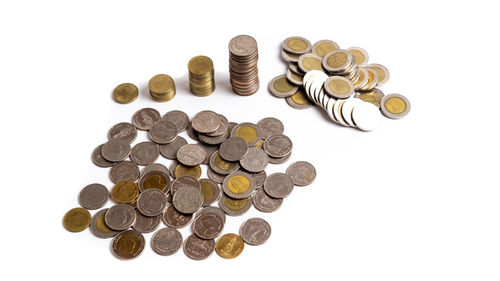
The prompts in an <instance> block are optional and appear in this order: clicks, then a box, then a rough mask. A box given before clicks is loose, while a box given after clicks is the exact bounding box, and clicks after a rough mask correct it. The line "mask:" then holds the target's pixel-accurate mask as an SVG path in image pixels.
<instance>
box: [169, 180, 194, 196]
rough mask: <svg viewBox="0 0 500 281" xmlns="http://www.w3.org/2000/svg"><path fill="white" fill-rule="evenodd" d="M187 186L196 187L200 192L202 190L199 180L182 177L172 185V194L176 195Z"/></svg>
mask: <svg viewBox="0 0 500 281" xmlns="http://www.w3.org/2000/svg"><path fill="white" fill-rule="evenodd" d="M187 186H190V187H195V188H197V189H198V190H201V184H200V182H199V181H198V180H197V179H195V178H193V177H190V176H182V177H178V178H176V179H175V180H174V182H173V183H172V187H171V188H170V193H172V195H175V193H176V192H177V190H179V189H181V188H184V187H187Z"/></svg>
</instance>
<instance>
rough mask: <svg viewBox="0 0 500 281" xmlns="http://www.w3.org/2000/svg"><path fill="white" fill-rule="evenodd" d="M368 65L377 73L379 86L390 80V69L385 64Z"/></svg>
mask: <svg viewBox="0 0 500 281" xmlns="http://www.w3.org/2000/svg"><path fill="white" fill-rule="evenodd" d="M366 67H367V68H369V69H371V70H373V71H375V73H377V78H378V81H377V86H382V85H384V84H385V83H386V82H387V81H388V80H389V77H390V74H389V70H388V69H387V68H386V67H385V66H383V65H381V64H376V63H372V64H369V65H367V66H366Z"/></svg>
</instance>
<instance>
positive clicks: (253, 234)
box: [240, 218, 271, 246]
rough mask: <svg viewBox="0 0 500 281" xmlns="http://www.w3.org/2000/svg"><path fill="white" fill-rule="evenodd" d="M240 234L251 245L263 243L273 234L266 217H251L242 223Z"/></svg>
mask: <svg viewBox="0 0 500 281" xmlns="http://www.w3.org/2000/svg"><path fill="white" fill-rule="evenodd" d="M240 236H241V238H243V241H245V243H247V244H249V245H254V246H257V245H262V244H264V243H265V242H266V241H267V239H269V236H271V226H270V225H269V223H268V222H267V221H265V220H264V219H261V218H251V219H248V220H246V221H245V222H244V223H243V224H242V225H241V227H240Z"/></svg>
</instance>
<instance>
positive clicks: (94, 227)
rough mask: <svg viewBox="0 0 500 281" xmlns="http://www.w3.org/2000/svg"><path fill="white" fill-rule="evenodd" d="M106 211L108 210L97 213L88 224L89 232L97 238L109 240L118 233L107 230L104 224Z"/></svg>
mask: <svg viewBox="0 0 500 281" xmlns="http://www.w3.org/2000/svg"><path fill="white" fill-rule="evenodd" d="M108 210H109V209H107V208H106V209H102V210H100V211H98V212H97V213H95V214H94V215H93V216H92V221H91V222H90V226H89V229H90V232H92V234H94V235H95V236H97V237H99V238H111V237H114V236H116V235H117V234H118V233H120V232H119V231H115V230H113V229H111V228H109V227H108V226H107V225H106V223H105V222H104V215H105V214H106V212H107V211H108ZM103 230H105V231H103Z"/></svg>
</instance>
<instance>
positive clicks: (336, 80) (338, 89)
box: [324, 76, 354, 99]
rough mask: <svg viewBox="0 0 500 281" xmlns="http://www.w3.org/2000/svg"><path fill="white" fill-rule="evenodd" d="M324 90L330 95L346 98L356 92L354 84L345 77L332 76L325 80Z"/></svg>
mask: <svg viewBox="0 0 500 281" xmlns="http://www.w3.org/2000/svg"><path fill="white" fill-rule="evenodd" d="M324 90H325V93H326V94H328V95H329V96H330V97H333V98H337V99H346V98H348V97H350V96H352V94H354V85H353V84H352V82H351V81H350V80H349V79H347V78H345V77H342V76H331V77H328V79H326V80H325V83H324Z"/></svg>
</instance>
